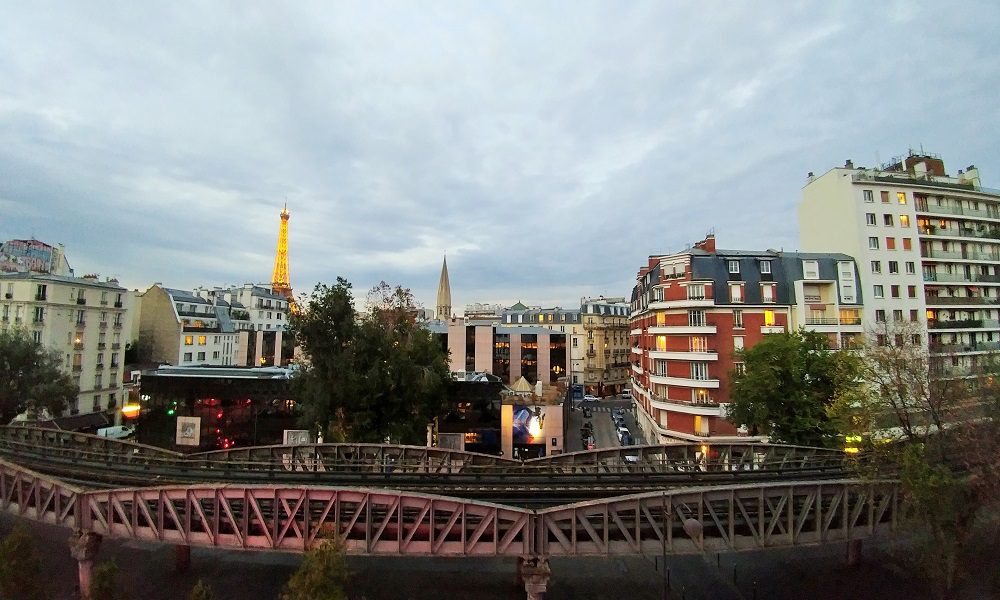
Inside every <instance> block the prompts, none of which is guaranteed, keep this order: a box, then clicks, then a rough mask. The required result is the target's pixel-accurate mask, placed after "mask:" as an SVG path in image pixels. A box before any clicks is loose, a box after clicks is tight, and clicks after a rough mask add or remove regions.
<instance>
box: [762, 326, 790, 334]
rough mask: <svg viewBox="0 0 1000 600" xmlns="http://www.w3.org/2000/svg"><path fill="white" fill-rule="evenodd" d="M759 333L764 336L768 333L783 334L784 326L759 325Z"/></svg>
mask: <svg viewBox="0 0 1000 600" xmlns="http://www.w3.org/2000/svg"><path fill="white" fill-rule="evenodd" d="M760 332H761V333H762V334H764V335H767V334H769V333H785V327H784V325H761V326H760Z"/></svg>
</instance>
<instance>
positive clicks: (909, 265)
mask: <svg viewBox="0 0 1000 600" xmlns="http://www.w3.org/2000/svg"><path fill="white" fill-rule="evenodd" d="M916 272H917V265H915V264H913V261H912V260H908V261H906V274H907V275H913V274H915V273H916Z"/></svg>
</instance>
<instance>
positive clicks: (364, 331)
mask: <svg viewBox="0 0 1000 600" xmlns="http://www.w3.org/2000/svg"><path fill="white" fill-rule="evenodd" d="M350 290H351V285H350V283H348V282H347V281H346V280H344V279H342V278H338V280H337V285H335V286H333V287H327V286H324V285H318V286H317V287H316V290H315V291H314V292H313V294H312V296H311V297H310V298H309V301H308V302H307V303H306V304H305V306H304V307H303V310H302V311H301V312H300V313H299V314H298V315H293V316H292V317H291V318H290V324H291V327H292V330H293V332H294V334H295V336H296V340H297V341H298V342H299V345H300V346H301V348H302V350H303V353H304V355H305V358H306V361H305V363H304V364H303V365H301V368H300V369H299V371H298V373H297V374H296V376H295V378H294V379H293V381H292V386H293V390H294V391H295V393H296V398H297V399H298V401H299V402H300V403H301V404H302V406H303V418H302V422H303V424H304V425H305V426H307V427H313V426H314V425H319V426H320V427H321V428H322V429H323V430H324V431H325V432H327V433H328V434H330V437H331V439H338V438H339V437H341V436H343V437H344V438H349V439H351V440H354V441H363V442H381V441H383V440H385V439H391V440H394V441H398V442H402V443H421V442H422V441H423V439H424V436H425V432H426V427H427V424H428V423H429V422H430V421H431V420H433V419H434V417H435V416H438V415H439V414H440V413H441V411H442V409H443V408H444V405H445V398H446V395H447V383H448V381H449V380H450V374H449V371H448V366H447V360H446V355H445V353H444V351H443V350H442V348H441V346H440V344H439V343H438V342H437V341H436V340H435V338H434V337H433V335H432V334H431V333H430V332H429V331H428V330H427V329H426V328H424V327H422V326H420V325H419V324H418V323H417V322H416V318H415V315H416V307H415V303H414V300H413V295H412V294H411V293H410V291H409V290H407V289H404V288H402V287H398V286H397V287H395V288H392V287H390V286H389V285H388V284H386V283H385V282H382V283H381V284H379V285H378V286H376V287H375V288H373V289H372V290H371V292H370V293H369V295H368V299H367V300H368V301H367V307H366V311H365V312H364V313H362V314H358V313H356V312H355V310H354V301H353V297H352V295H351V291H350Z"/></svg>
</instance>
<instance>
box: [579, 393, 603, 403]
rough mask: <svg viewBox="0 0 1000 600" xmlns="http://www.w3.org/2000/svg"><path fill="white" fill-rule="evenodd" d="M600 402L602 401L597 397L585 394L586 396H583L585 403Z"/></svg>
mask: <svg viewBox="0 0 1000 600" xmlns="http://www.w3.org/2000/svg"><path fill="white" fill-rule="evenodd" d="M598 400H600V398H598V397H597V396H594V395H592V394H584V396H583V401H584V402H597V401H598Z"/></svg>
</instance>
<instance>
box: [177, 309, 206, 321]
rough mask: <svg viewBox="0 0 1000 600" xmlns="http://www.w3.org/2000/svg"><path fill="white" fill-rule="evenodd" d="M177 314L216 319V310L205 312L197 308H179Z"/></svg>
mask: <svg viewBox="0 0 1000 600" xmlns="http://www.w3.org/2000/svg"><path fill="white" fill-rule="evenodd" d="M177 314H178V315H179V316H181V317H194V318H196V319H214V318H215V313H214V312H203V311H195V310H179V311H177Z"/></svg>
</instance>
